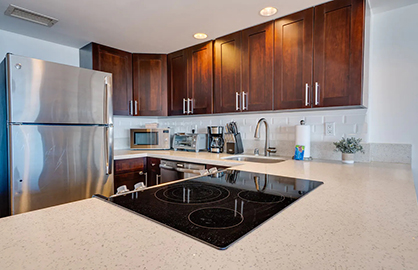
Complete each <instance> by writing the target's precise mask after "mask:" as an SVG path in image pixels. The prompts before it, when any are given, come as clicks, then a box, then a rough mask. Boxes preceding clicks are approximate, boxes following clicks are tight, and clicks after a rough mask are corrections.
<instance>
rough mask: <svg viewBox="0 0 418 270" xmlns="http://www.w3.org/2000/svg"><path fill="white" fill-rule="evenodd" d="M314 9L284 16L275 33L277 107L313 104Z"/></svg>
mask: <svg viewBox="0 0 418 270" xmlns="http://www.w3.org/2000/svg"><path fill="white" fill-rule="evenodd" d="M313 15H314V9H313V8H309V9H307V10H304V11H301V12H298V13H295V14H292V15H289V16H286V17H283V18H280V19H278V20H276V22H275V29H274V31H275V37H274V44H275V45H274V46H275V52H274V109H276V110H280V109H297V108H310V107H311V105H312V103H311V99H312V98H311V85H312V76H313V74H312V64H313V62H312V61H313Z"/></svg>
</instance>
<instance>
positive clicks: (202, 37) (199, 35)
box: [193, 33, 208, 39]
mask: <svg viewBox="0 0 418 270" xmlns="http://www.w3.org/2000/svg"><path fill="white" fill-rule="evenodd" d="M193 37H194V38H195V39H205V38H207V37H208V35H206V34H205V33H196V34H194V36H193Z"/></svg>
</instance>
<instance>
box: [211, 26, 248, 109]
mask: <svg viewBox="0 0 418 270" xmlns="http://www.w3.org/2000/svg"><path fill="white" fill-rule="evenodd" d="M241 34H242V33H241V31H240V32H236V33H233V34H230V35H227V36H224V37H221V38H218V39H216V40H215V44H214V69H215V74H214V81H215V88H214V111H215V113H227V112H236V111H240V102H241V99H240V98H239V97H240V96H239V95H240V94H241V92H242V89H241Z"/></svg>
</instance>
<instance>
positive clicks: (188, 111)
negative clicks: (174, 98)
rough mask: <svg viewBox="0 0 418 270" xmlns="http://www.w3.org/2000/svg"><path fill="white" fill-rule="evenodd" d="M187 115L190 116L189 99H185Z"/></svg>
mask: <svg viewBox="0 0 418 270" xmlns="http://www.w3.org/2000/svg"><path fill="white" fill-rule="evenodd" d="M187 114H190V98H188V99H187Z"/></svg>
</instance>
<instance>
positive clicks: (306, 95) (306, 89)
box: [305, 84, 309, 106]
mask: <svg viewBox="0 0 418 270" xmlns="http://www.w3.org/2000/svg"><path fill="white" fill-rule="evenodd" d="M305 106H309V84H306V85H305Z"/></svg>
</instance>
